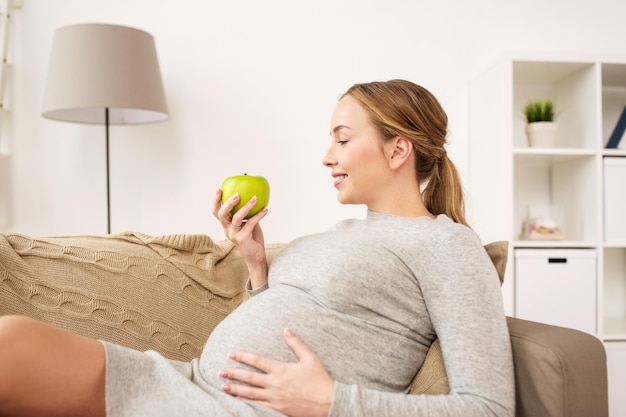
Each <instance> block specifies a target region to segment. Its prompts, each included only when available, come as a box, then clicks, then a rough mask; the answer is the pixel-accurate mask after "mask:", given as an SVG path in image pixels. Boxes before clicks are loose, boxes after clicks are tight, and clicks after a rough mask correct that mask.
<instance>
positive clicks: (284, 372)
mask: <svg viewBox="0 0 626 417" xmlns="http://www.w3.org/2000/svg"><path fill="white" fill-rule="evenodd" d="M446 135H447V117H446V114H445V113H444V111H443V110H442V108H441V106H440V104H439V103H438V101H437V100H436V99H435V97H433V96H432V94H430V93H429V92H428V91H427V90H426V89H424V88H423V87H421V86H419V85H416V84H414V83H412V82H409V81H404V80H392V81H387V82H372V83H367V84H356V85H353V86H352V87H350V88H349V89H348V91H347V92H346V93H344V94H343V95H342V96H341V98H340V100H339V102H338V103H337V105H336V107H335V110H334V112H333V114H332V118H331V125H330V146H329V147H328V150H327V152H326V154H325V155H324V157H323V164H324V165H325V166H327V167H328V168H329V169H330V171H331V172H330V173H331V178H332V181H333V183H334V187H335V188H336V189H337V194H338V200H339V202H340V203H342V204H364V205H366V206H367V215H366V216H365V218H363V219H353V220H344V221H342V222H340V223H338V224H337V225H335V226H334V227H332V228H331V229H330V230H328V231H325V232H322V233H319V234H314V235H310V236H305V237H302V238H299V239H296V240H294V241H293V242H291V243H290V244H289V245H287V247H285V249H283V250H282V251H281V252H280V253H279V254H278V256H277V257H276V258H275V259H274V261H273V262H272V266H271V268H268V265H267V262H266V257H265V246H264V239H263V233H262V230H261V227H260V221H261V220H262V219H263V218H264V217H265V216H266V215H267V213H268V210H267V208H265V209H263V210H262V211H260V212H259V213H257V214H256V215H254V216H253V217H251V218H250V219H249V220H247V221H245V222H244V218H245V217H246V215H247V214H248V212H249V211H250V209H251V208H252V207H253V206H254V204H255V201H254V199H253V200H251V201H250V202H248V203H247V204H246V205H244V206H243V207H242V208H241V209H240V210H239V211H238V212H237V213H235V214H234V215H233V216H232V217H231V216H230V215H229V213H230V212H231V210H232V208H233V207H234V206H235V205H236V204H237V203H238V202H239V196H238V195H235V196H233V197H231V198H230V199H228V200H227V201H225V202H224V204H222V203H221V191H218V192H217V193H216V195H215V200H214V208H213V214H214V215H215V216H216V218H217V219H218V220H219V221H220V223H221V225H222V226H223V228H224V231H225V233H226V236H227V237H228V238H229V239H230V240H232V241H233V243H234V244H235V245H236V246H237V248H238V249H239V251H240V253H241V255H242V257H243V258H244V260H245V262H246V265H247V267H248V271H249V280H248V284H247V290H248V291H249V294H250V295H251V298H250V299H249V300H248V301H246V302H244V303H243V304H241V306H240V307H238V308H237V309H236V310H235V311H234V312H233V313H231V314H230V315H229V316H228V317H227V318H226V319H224V320H223V321H222V322H221V323H220V324H219V325H218V326H217V327H216V328H215V330H214V331H213V333H212V334H211V336H210V337H209V339H208V340H207V342H206V345H205V347H204V350H203V352H202V355H201V357H200V358H197V359H194V360H193V361H191V362H178V361H172V360H169V359H166V358H164V357H163V356H161V355H160V354H158V353H156V352H153V351H147V352H139V351H135V350H132V349H129V348H126V347H122V346H118V345H114V344H111V343H108V342H103V341H97V340H92V339H89V338H85V337H82V336H78V335H75V334H72V333H69V332H66V331H64V330H60V329H57V328H54V327H51V326H49V325H45V324H42V323H39V322H37V321H34V320H31V319H27V318H22V317H2V318H0V416H18V415H27V416H35V415H36V416H44V415H59V416H71V415H76V416H88V415H93V416H104V415H108V416H112V417H113V416H173V415H185V416H211V417H215V416H239V417H265V416H267V417H279V416H284V415H287V416H290V417H304V416H324V417H325V416H333V417H335V416H337V417H350V416H355V417H356V416H361V417H363V416H373V417H385V416H390V417H392V416H393V417H404V416H406V417H409V416H411V417H413V416H420V415H430V416H464V417H467V416H513V414H514V388H513V364H512V357H511V347H510V344H509V336H508V331H507V327H506V321H505V316H504V312H503V306H502V297H501V292H500V287H499V281H498V278H497V275H496V271H495V269H494V267H493V265H492V263H491V261H490V259H489V256H488V255H487V253H486V252H485V250H484V249H483V247H482V244H481V242H480V239H479V238H478V237H477V236H476V235H475V233H474V232H473V231H472V230H471V229H470V228H469V226H468V225H467V223H466V220H465V217H464V206H463V192H462V188H461V184H460V181H459V177H458V174H457V171H456V168H455V167H454V165H453V163H452V162H451V160H450V159H449V158H448V156H447V154H446V150H445V147H444V145H445V143H446ZM435 338H439V340H440V342H441V349H442V352H443V357H444V360H445V366H446V371H447V374H448V379H449V385H450V393H449V394H447V395H437V396H430V395H407V394H406V393H407V392H408V388H409V384H410V383H411V380H412V379H413V377H414V376H415V374H416V373H417V371H418V370H419V368H420V366H421V363H422V362H423V360H424V357H425V355H426V352H427V351H428V349H429V347H430V345H431V343H432V342H433V340H435Z"/></svg>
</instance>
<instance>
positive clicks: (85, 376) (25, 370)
mask: <svg viewBox="0 0 626 417" xmlns="http://www.w3.org/2000/svg"><path fill="white" fill-rule="evenodd" d="M104 374H105V353H104V347H103V346H102V344H101V343H100V342H98V341H96V340H93V339H89V338H86V337H83V336H79V335H77V334H74V333H72V332H68V331H67V330H62V329H60V328H57V327H54V326H51V325H49V324H45V323H43V322H40V321H37V320H34V319H31V318H28V317H22V316H2V317H0V415H3V412H2V411H3V406H6V407H11V406H13V407H14V409H15V410H24V409H29V410H31V411H32V412H31V413H30V415H38V414H42V413H41V411H42V410H46V409H60V408H59V407H66V408H67V412H65V413H62V414H63V415H66V416H70V415H81V416H85V415H102V414H103V413H104V378H105V375H104ZM24 392H37V393H38V394H37V399H38V402H36V403H34V402H33V400H32V397H30V398H23V399H22V398H21V397H22V396H23V395H22V393H24ZM22 400H23V401H22Z"/></svg>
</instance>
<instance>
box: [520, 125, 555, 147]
mask: <svg viewBox="0 0 626 417" xmlns="http://www.w3.org/2000/svg"><path fill="white" fill-rule="evenodd" d="M556 128H557V124H556V122H534V123H529V124H527V125H526V137H527V138H528V144H529V145H530V146H531V147H533V148H553V147H554V143H555V141H556Z"/></svg>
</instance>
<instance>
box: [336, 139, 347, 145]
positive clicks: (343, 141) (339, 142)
mask: <svg viewBox="0 0 626 417" xmlns="http://www.w3.org/2000/svg"><path fill="white" fill-rule="evenodd" d="M346 143H348V141H347V140H338V141H337V145H341V146H343V145H345V144H346Z"/></svg>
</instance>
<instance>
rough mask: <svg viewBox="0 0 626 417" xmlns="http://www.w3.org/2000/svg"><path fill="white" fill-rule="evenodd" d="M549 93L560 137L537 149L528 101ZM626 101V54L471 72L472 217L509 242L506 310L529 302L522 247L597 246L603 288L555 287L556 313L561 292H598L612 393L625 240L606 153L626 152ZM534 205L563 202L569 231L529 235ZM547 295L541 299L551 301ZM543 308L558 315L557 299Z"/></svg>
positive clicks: (623, 353) (625, 310)
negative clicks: (607, 184)
mask: <svg viewBox="0 0 626 417" xmlns="http://www.w3.org/2000/svg"><path fill="white" fill-rule="evenodd" d="M544 98H551V99H552V100H553V101H554V102H555V107H556V110H557V119H556V120H557V122H558V133H557V145H556V147H555V148H530V147H529V146H528V141H527V139H526V135H525V131H524V128H525V124H526V122H525V120H524V118H523V117H522V110H521V109H522V107H523V106H524V105H525V104H526V103H527V102H528V101H529V100H531V99H544ZM625 106H626V57H625V59H624V60H623V61H611V62H607V61H594V60H589V61H587V60H569V61H568V60H550V61H548V60H526V59H525V60H515V59H511V60H504V61H502V62H499V63H497V64H496V65H494V66H493V67H491V68H490V69H488V70H486V71H485V72H483V73H482V74H480V75H479V76H477V77H476V78H475V79H473V80H472V83H471V91H470V147H469V149H470V158H469V161H470V166H469V194H470V196H471V203H470V204H471V207H472V216H471V217H472V219H471V222H472V226H473V227H474V228H475V230H476V231H477V232H478V233H479V235H480V236H481V237H482V238H483V240H484V241H485V242H489V241H495V240H508V241H509V242H510V243H511V244H510V254H509V259H510V262H509V267H508V268H507V276H506V278H505V287H504V288H503V295H504V297H505V304H506V305H507V310H508V311H507V314H512V315H516V312H517V311H520V310H527V309H528V305H524V306H523V307H524V308H523V309H522V308H520V306H516V305H515V301H516V300H517V301H518V303H519V302H520V301H519V300H518V299H517V298H516V297H515V291H516V288H518V287H519V286H520V285H526V284H527V283H526V282H524V280H523V279H524V277H522V276H520V277H518V276H515V270H516V268H515V267H514V265H515V264H514V262H516V260H515V257H514V254H515V250H516V249H518V250H519V249H528V250H534V249H544V250H546V251H550V250H552V251H561V250H563V249H564V250H568V249H572V251H570V252H571V253H574V249H575V250H577V249H590V250H593V251H595V253H596V264H595V270H594V271H592V273H593V274H594V276H593V278H592V279H594V280H595V284H596V291H592V292H588V293H586V294H584V293H582V292H583V290H581V289H578V288H576V287H574V286H570V287H567V288H565V287H564V288H562V289H560V290H559V289H557V290H556V291H555V293H554V294H552V295H553V298H552V300H553V311H554V312H555V316H556V315H558V314H557V311H558V309H559V308H560V306H559V300H562V299H565V298H568V297H588V298H589V297H593V300H591V301H592V302H593V303H594V305H595V309H594V310H593V311H594V313H595V317H593V318H592V320H594V321H595V323H596V326H595V329H596V331H595V332H594V334H595V335H596V336H597V337H598V338H600V339H602V340H603V341H604V342H605V345H606V346H607V347H609V346H610V347H611V357H610V358H609V360H610V361H612V362H613V364H611V363H609V374H610V375H609V380H610V384H612V392H617V391H616V389H615V385H616V384H618V385H620V386H619V390H620V392H623V391H624V390H626V368H624V365H623V364H624V363H626V343H624V342H625V341H626V238H625V239H624V241H623V242H621V241H618V242H617V243H616V242H606V241H605V237H604V221H605V219H604V203H605V194H604V193H605V190H604V164H603V160H604V158H605V157H626V138H624V139H623V140H622V142H621V143H620V146H623V147H624V148H623V149H606V148H605V146H606V143H607V142H608V138H609V137H610V135H611V133H612V131H613V129H614V127H615V125H616V123H617V120H618V118H619V116H620V114H621V112H622V110H623V109H624V107H625ZM486 161H489V163H487V162H486ZM474 162H475V163H474ZM624 185H625V187H624V190H625V192H624V194H623V196H622V197H619V198H625V199H626V178H625V181H624ZM528 205H540V206H547V205H553V206H554V205H556V206H559V207H561V208H562V209H563V212H564V215H563V219H562V223H561V225H560V226H561V229H562V232H563V239H562V240H559V241H537V240H522V238H521V237H520V231H521V229H522V224H523V222H524V220H525V218H526V215H527V207H528ZM624 214H625V216H626V213H624ZM533 285H535V287H536V288H534V291H536V292H537V294H539V292H541V291H546V288H547V287H548V285H542V283H541V281H539V282H537V280H535V284H533ZM525 290H527V288H525ZM531 293H532V292H531ZM543 295H545V294H542V297H537V298H538V299H539V298H541V299H544V300H545V297H543ZM533 301H534V300H527V301H526V302H528V303H532V302H533ZM544 302H545V301H544ZM540 308H541V309H543V310H547V313H546V314H548V315H549V314H550V313H549V312H550V307H549V306H548V307H547V308H546V306H545V305H542V306H537V309H540ZM549 318H550V317H548V319H549ZM612 365H615V366H612ZM614 400H616V399H613V400H610V401H611V407H612V410H611V413H612V414H613V415H626V410H624V409H616V408H618V407H621V406H620V405H619V403H618V402H616V401H614ZM620 413H621V414H620Z"/></svg>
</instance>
